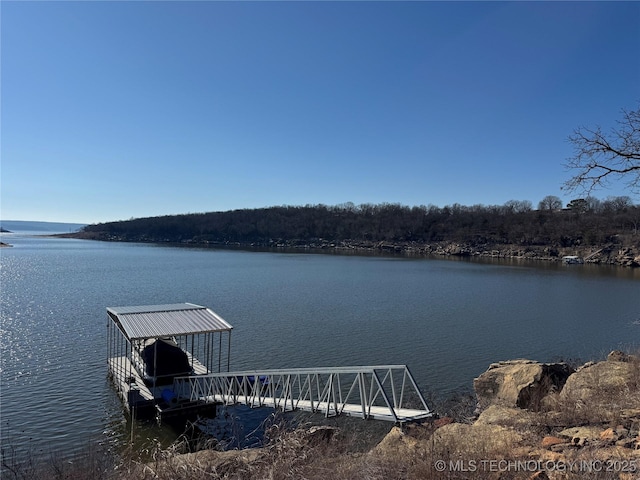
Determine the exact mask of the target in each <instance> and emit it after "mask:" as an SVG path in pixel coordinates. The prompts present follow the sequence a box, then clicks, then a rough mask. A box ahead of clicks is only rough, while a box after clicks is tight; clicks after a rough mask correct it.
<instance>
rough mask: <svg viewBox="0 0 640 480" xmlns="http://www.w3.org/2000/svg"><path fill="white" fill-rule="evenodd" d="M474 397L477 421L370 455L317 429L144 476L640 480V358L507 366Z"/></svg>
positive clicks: (437, 424)
mask: <svg viewBox="0 0 640 480" xmlns="http://www.w3.org/2000/svg"><path fill="white" fill-rule="evenodd" d="M474 390H475V394H476V399H477V405H478V409H477V411H476V413H475V416H474V417H473V418H468V419H456V418H451V417H446V416H445V417H441V418H434V419H431V420H427V421H423V422H421V423H412V424H407V425H405V426H404V427H398V426H396V427H393V428H392V429H391V430H390V432H389V433H388V434H387V435H386V436H384V438H382V440H381V441H379V442H378V443H377V444H375V446H373V447H372V448H369V449H368V450H366V451H364V452H356V451H353V450H350V449H349V447H348V445H347V446H345V439H346V437H345V435H344V432H341V431H340V428H338V427H331V426H319V427H318V426H315V427H311V428H309V427H306V428H301V429H298V430H296V431H295V432H290V433H287V434H282V435H281V436H280V437H279V438H277V439H276V440H275V441H273V442H271V443H269V444H267V446H265V447H261V448H255V449H249V450H240V451H231V452H229V451H227V452H217V451H214V450H206V451H200V452H196V453H190V454H186V455H176V456H170V457H166V459H165V460H163V461H162V462H156V463H155V464H154V465H149V464H145V465H144V469H145V471H146V472H147V473H152V475H154V477H153V478H169V477H168V476H167V475H169V476H170V477H171V478H190V477H189V475H193V474H195V473H196V472H208V473H209V474H211V476H212V478H308V479H326V478H352V479H357V478H367V479H383V478H384V479H414V478H421V479H441V478H448V479H475V478H488V479H495V480H506V479H514V480H516V479H523V480H525V479H526V480H533V479H538V480H544V479H550V480H574V479H575V480H578V479H582V478H592V479H605V480H609V479H615V480H637V479H638V478H640V357H638V356H635V355H629V354H625V353H623V352H620V351H614V352H611V353H610V354H609V356H608V357H607V359H606V360H604V361H601V362H588V363H586V364H584V365H581V366H579V367H577V368H574V367H573V366H571V365H568V364H566V363H540V362H536V361H532V360H523V359H519V360H510V361H502V362H498V363H495V364H492V365H490V366H489V368H488V369H487V371H485V372H484V373H483V374H482V375H480V376H479V377H478V378H476V379H475V380H474ZM177 472H184V476H182V475H179V476H176V473H177ZM189 472H191V473H189ZM145 478H147V477H145ZM197 478H201V477H197ZM202 478H204V477H202ZM207 478H209V477H207Z"/></svg>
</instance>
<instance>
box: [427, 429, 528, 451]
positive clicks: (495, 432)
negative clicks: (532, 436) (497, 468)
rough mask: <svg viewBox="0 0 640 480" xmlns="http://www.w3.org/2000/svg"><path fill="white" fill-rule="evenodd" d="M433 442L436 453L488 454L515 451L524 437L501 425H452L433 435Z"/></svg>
mask: <svg viewBox="0 0 640 480" xmlns="http://www.w3.org/2000/svg"><path fill="white" fill-rule="evenodd" d="M432 442H433V443H432V444H433V446H434V449H435V450H436V451H438V450H440V451H443V452H444V451H446V452H448V453H450V454H451V453H455V454H461V455H462V454H464V455H469V454H474V453H475V454H488V453H491V452H496V453H498V452H508V451H512V450H514V449H515V448H516V447H517V446H518V444H519V443H520V442H522V436H521V435H520V434H519V433H518V432H516V431H515V430H512V429H510V428H506V427H502V426H499V425H478V424H477V423H476V424H473V425H469V424H466V423H450V424H449V425H445V426H444V427H441V428H439V429H438V430H436V431H435V432H434V433H433V437H432Z"/></svg>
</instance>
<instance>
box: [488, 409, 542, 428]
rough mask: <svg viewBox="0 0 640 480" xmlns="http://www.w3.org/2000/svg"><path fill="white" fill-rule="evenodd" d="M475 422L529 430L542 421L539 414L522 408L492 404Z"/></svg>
mask: <svg viewBox="0 0 640 480" xmlns="http://www.w3.org/2000/svg"><path fill="white" fill-rule="evenodd" d="M475 423H476V425H501V426H503V427H513V428H516V429H524V430H529V429H531V427H532V426H535V425H537V424H539V423H540V418H539V417H538V415H537V414H535V413H533V412H529V411H527V410H522V409H520V408H516V407H505V406H502V405H490V406H489V407H487V408H486V409H485V410H484V411H483V412H482V413H481V414H480V416H479V417H478V419H477V420H476V422H475Z"/></svg>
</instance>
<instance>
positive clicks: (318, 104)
mask: <svg viewBox="0 0 640 480" xmlns="http://www.w3.org/2000/svg"><path fill="white" fill-rule="evenodd" d="M0 13H1V21H2V25H1V26H2V51H1V54H2V71H1V75H2V92H1V93H2V98H1V100H2V132H1V133H2V150H1V153H2V159H1V160H2V163H1V172H0V174H1V177H0V178H1V187H2V192H1V202H2V203H1V207H0V208H1V210H0V217H1V218H3V219H5V220H6V219H14V220H16V219H19V220H43V221H62V222H80V223H94V222H104V221H112V220H120V219H128V218H131V217H145V216H156V215H165V214H176V213H188V212H206V211H221V210H232V209H239V208H257V207H265V206H273V205H284V204H286V205H305V204H318V203H324V204H327V205H335V204H339V203H343V202H353V203H355V204H361V203H382V202H391V203H396V202H397V203H401V204H404V205H410V206H413V205H428V204H434V205H439V206H444V205H447V204H452V203H460V204H463V205H473V204H485V205H493V204H503V203H505V202H506V201H508V200H530V201H531V202H532V203H533V204H534V206H535V205H537V203H538V201H539V200H540V199H542V198H543V197H544V196H545V195H557V196H559V197H560V198H562V199H563V200H564V201H565V202H567V201H568V200H570V199H571V198H575V197H576V195H565V193H564V192H563V191H561V190H560V187H561V185H562V183H563V182H564V181H565V180H566V179H567V178H568V176H569V172H567V171H566V170H565V168H564V167H563V162H564V161H565V160H566V158H567V157H568V156H570V155H571V152H572V149H571V145H570V144H569V143H568V142H567V136H568V135H569V134H571V133H572V132H573V130H574V129H575V128H576V127H579V126H595V125H601V126H602V127H603V128H605V129H609V128H611V127H614V126H615V122H616V120H617V119H618V118H620V111H621V109H622V108H627V109H629V108H635V107H636V106H637V105H638V101H640V3H638V2H621V3H614V2H584V3H582V2H568V3H557V2H533V3H523V2H495V3H493V2H470V3H467V2H444V3H436V2H259V3H254V2H206V1H200V2H175V3H174V2H153V1H146V2H56V1H50V2H13V1H2V2H1V11H0ZM626 194H630V193H629V192H627V191H625V190H623V189H622V188H615V186H614V187H613V188H611V189H609V190H602V191H598V192H596V193H595V196H597V197H599V198H605V197H606V196H608V195H626ZM632 198H633V199H634V201H636V202H637V201H638V200H639V199H638V198H635V197H632Z"/></svg>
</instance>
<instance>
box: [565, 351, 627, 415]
mask: <svg viewBox="0 0 640 480" xmlns="http://www.w3.org/2000/svg"><path fill="white" fill-rule="evenodd" d="M639 368H640V363H639V362H637V361H628V362H622V361H615V360H612V361H606V362H598V363H595V364H592V365H589V366H587V367H585V368H581V369H579V370H578V371H576V372H575V373H574V374H573V375H571V376H570V377H569V378H568V379H567V381H566V383H565V385H564V388H563V389H562V391H561V392H560V399H561V400H564V401H565V402H567V403H568V404H573V405H576V406H580V407H583V408H586V409H588V410H589V411H592V412H594V413H595V414H601V417H602V421H606V420H608V419H609V418H610V417H612V416H617V415H619V414H620V411H621V410H622V409H637V408H640V397H638V396H636V395H629V391H630V389H631V391H634V390H635V389H636V388H637V386H636V385H634V384H635V383H636V382H637V381H638V378H640V371H639Z"/></svg>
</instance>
